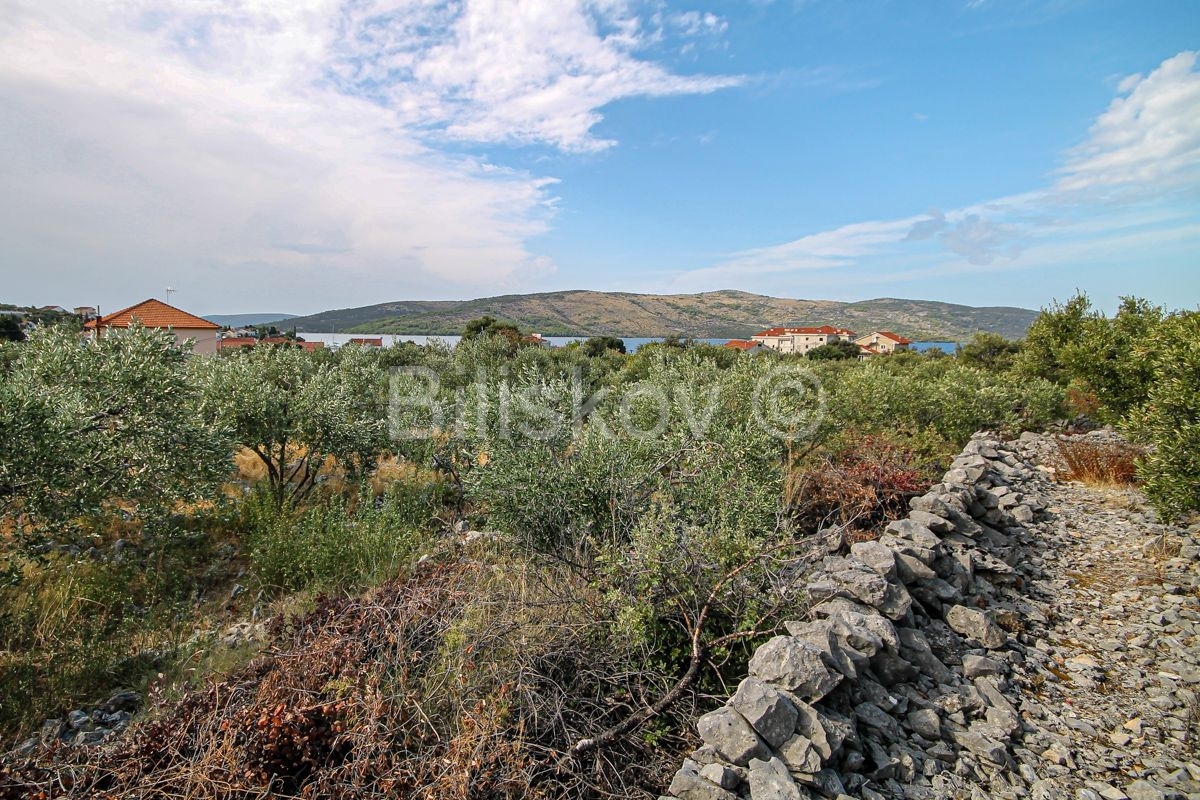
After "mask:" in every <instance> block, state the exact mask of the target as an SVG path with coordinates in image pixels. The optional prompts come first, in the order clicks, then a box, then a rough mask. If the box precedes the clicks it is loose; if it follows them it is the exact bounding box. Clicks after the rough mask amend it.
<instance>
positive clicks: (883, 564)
mask: <svg viewBox="0 0 1200 800" xmlns="http://www.w3.org/2000/svg"><path fill="white" fill-rule="evenodd" d="M850 555H852V556H854V557H855V558H857V559H858V560H859V561H861V562H863V563H864V564H866V565H867V566H869V567H870V568H871V569H873V570H875V571H876V572H878V573H879V574H880V575H882V576H883V577H884V578H885V579H887V580H891V579H892V578H894V577H896V556H895V553H894V551H893V550H892V549H891V548H890V547H887V546H886V545H882V544H880V543H879V542H855V543H854V544H852V545H850Z"/></svg>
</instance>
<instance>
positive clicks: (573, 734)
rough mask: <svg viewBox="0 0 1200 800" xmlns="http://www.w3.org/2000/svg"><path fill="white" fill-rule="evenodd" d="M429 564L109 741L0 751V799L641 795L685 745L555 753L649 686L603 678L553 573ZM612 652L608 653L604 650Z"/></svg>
mask: <svg viewBox="0 0 1200 800" xmlns="http://www.w3.org/2000/svg"><path fill="white" fill-rule="evenodd" d="M475 555H477V556H480V558H475V559H473V560H471V561H469V562H465V561H454V562H451V563H446V562H442V561H438V560H431V561H429V562H426V563H425V564H424V565H423V566H421V567H420V568H419V569H418V571H417V572H416V573H415V574H414V575H412V576H411V577H409V578H407V579H397V580H394V581H390V582H389V583H387V584H385V585H383V586H381V587H380V588H378V589H377V590H375V591H374V592H372V593H370V594H369V595H367V596H365V597H360V598H347V597H336V598H330V597H325V598H320V599H319V600H318V602H317V605H316V608H315V609H314V610H312V611H310V612H309V613H307V614H304V615H303V616H301V617H299V618H297V619H293V620H285V619H282V618H275V619H274V620H273V621H272V623H271V632H272V635H273V643H272V644H271V646H270V647H269V649H268V650H267V651H265V652H264V653H263V654H262V655H260V656H258V657H256V658H255V659H254V660H253V661H252V662H250V663H249V664H248V665H246V666H245V667H243V668H241V669H240V670H237V671H236V672H234V673H233V674H232V675H230V676H229V677H227V678H222V679H210V680H209V682H208V683H207V684H206V685H204V686H202V687H201V688H198V689H195V690H191V691H188V692H186V693H184V694H183V695H182V697H180V698H179V699H177V700H173V701H166V700H161V699H160V700H159V701H158V702H157V704H156V706H155V707H154V708H152V709H151V710H150V711H149V712H148V713H147V715H146V721H144V722H142V723H141V724H139V725H138V726H136V727H135V728H133V729H131V731H130V732H129V733H128V734H126V735H125V736H124V737H122V738H121V739H119V740H117V741H116V742H114V743H113V744H112V745H109V746H105V747H91V748H68V747H63V746H60V745H57V744H55V745H48V746H46V747H44V748H43V749H41V750H40V751H38V752H36V753H34V754H33V755H31V756H27V757H22V758H15V757H13V756H11V755H10V756H6V757H4V758H2V759H0V799H2V800H10V798H12V799H15V798H18V797H21V798H24V797H39V796H40V797H45V798H67V797H72V798H73V797H79V798H83V797H88V798H93V797H95V798H111V799H112V800H118V799H119V800H133V799H134V798H139V799H140V798H150V797H155V798H168V797H180V798H183V797H187V798H214V799H216V798H220V799H221V800H225V799H228V800H233V798H249V797H281V798H293V797H301V798H317V797H320V798H347V799H348V798H368V799H370V798H383V797H406V798H420V799H421V800H435V799H436V800H442V799H443V798H449V799H450V800H468V799H471V800H476V799H478V800H483V798H512V799H513V800H516V798H527V797H528V798H564V800H565V798H589V797H595V798H600V797H604V798H634V797H638V798H642V797H646V796H653V795H654V794H657V793H658V792H659V791H661V789H662V787H663V785H664V784H665V782H666V780H668V779H669V774H670V771H671V768H672V765H673V764H676V763H678V761H679V759H680V758H681V757H682V755H683V753H684V752H685V751H686V750H687V749H688V748H689V747H694V744H695V743H694V742H686V741H684V740H682V739H674V740H671V745H672V746H671V747H664V746H663V744H662V743H661V742H660V743H659V744H658V745H657V746H654V745H650V744H648V743H647V742H645V741H644V740H643V739H641V738H639V737H638V736H636V735H635V736H631V737H628V738H627V739H626V740H624V741H622V742H620V743H618V744H617V745H615V746H613V747H611V748H608V749H607V750H604V751H601V752H597V753H590V754H588V756H587V757H586V758H585V759H583V760H581V761H575V762H565V761H564V754H565V752H566V750H567V748H569V747H570V746H571V745H572V744H574V743H575V742H576V741H577V740H578V739H580V738H584V737H587V736H595V735H596V734H597V733H598V732H600V731H602V730H603V729H604V728H606V727H607V726H609V725H611V724H612V722H613V721H614V720H616V719H620V718H621V717H623V716H625V715H627V714H628V713H630V710H631V709H634V708H637V707H639V706H640V705H641V704H642V703H644V702H645V696H646V695H647V694H653V693H654V692H657V691H660V690H661V685H660V683H659V682H656V680H655V679H653V678H652V677H647V676H646V675H645V674H642V673H638V672H636V671H632V672H626V673H625V674H622V673H621V672H620V671H619V670H617V669H615V668H614V664H613V658H612V656H611V655H610V654H609V653H608V652H606V650H605V641H604V639H603V637H600V638H597V637H596V632H597V631H598V630H599V628H598V626H597V625H596V624H595V619H594V614H595V611H596V609H595V608H594V607H592V605H591V604H593V603H596V602H599V598H597V597H596V596H595V593H594V592H591V593H589V590H588V587H587V584H586V582H585V581H582V580H579V579H577V578H574V579H573V578H572V577H571V576H570V573H569V571H567V570H565V569H564V570H562V571H561V572H560V571H557V570H554V569H550V570H547V569H546V568H544V567H537V568H523V567H520V566H513V564H512V562H506V563H504V564H500V563H496V562H493V563H486V562H487V559H486V558H485V556H486V554H484V553H475ZM611 649H612V648H611V647H610V648H608V650H611Z"/></svg>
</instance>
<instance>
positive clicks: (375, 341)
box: [349, 336, 383, 347]
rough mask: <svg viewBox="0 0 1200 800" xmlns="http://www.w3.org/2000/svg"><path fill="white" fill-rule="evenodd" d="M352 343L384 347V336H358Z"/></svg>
mask: <svg viewBox="0 0 1200 800" xmlns="http://www.w3.org/2000/svg"><path fill="white" fill-rule="evenodd" d="M349 343H350V344H360V345H362V346H363V347H383V337H382V336H380V337H378V338H372V337H362V336H360V337H356V338H353V339H351V340H350V342H349Z"/></svg>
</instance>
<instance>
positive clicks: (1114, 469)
mask: <svg viewBox="0 0 1200 800" xmlns="http://www.w3.org/2000/svg"><path fill="white" fill-rule="evenodd" d="M1058 451H1059V454H1060V455H1061V456H1062V459H1063V462H1064V463H1065V464H1066V465H1067V470H1066V473H1065V477H1066V478H1067V480H1072V481H1079V482H1080V483H1085V484H1087V485H1089V486H1132V485H1135V484H1136V483H1137V460H1138V459H1139V458H1141V456H1142V455H1144V454H1145V450H1143V449H1142V448H1141V447H1138V446H1137V445H1133V444H1129V443H1128V442H1097V441H1093V440H1088V439H1084V438H1073V439H1060V440H1059V442H1058Z"/></svg>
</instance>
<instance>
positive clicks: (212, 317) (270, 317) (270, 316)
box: [204, 311, 296, 328]
mask: <svg viewBox="0 0 1200 800" xmlns="http://www.w3.org/2000/svg"><path fill="white" fill-rule="evenodd" d="M295 316H296V315H295V314H279V313H276V312H272V311H264V312H261V313H258V314H205V315H204V318H205V319H206V320H208V321H209V322H213V323H216V324H217V325H228V326H229V327H231V328H241V327H244V326H246V325H261V324H263V323H264V322H276V323H278V322H287V321H288V320H290V319H294V318H295Z"/></svg>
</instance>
